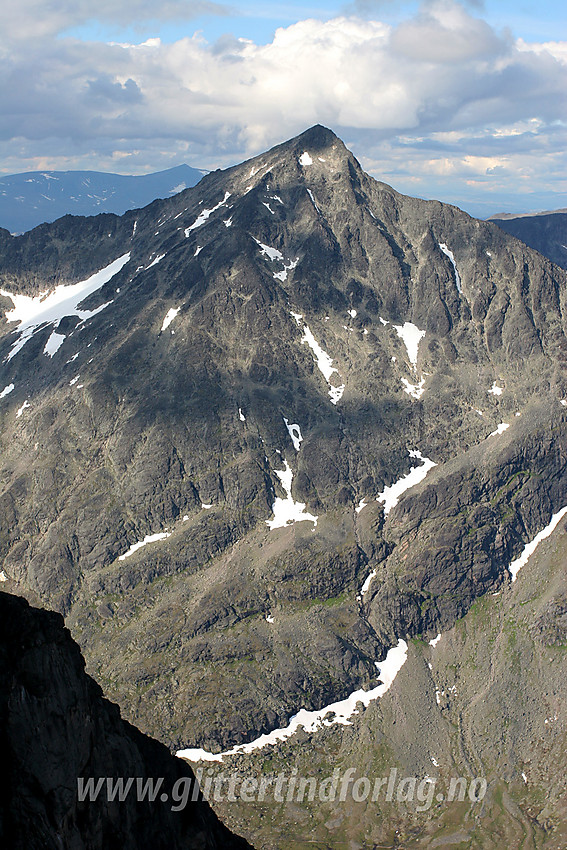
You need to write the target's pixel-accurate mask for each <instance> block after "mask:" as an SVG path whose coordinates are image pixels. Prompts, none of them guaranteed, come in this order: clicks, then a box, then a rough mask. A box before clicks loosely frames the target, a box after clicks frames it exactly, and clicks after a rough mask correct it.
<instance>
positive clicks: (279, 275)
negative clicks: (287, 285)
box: [274, 257, 299, 283]
mask: <svg viewBox="0 0 567 850" xmlns="http://www.w3.org/2000/svg"><path fill="white" fill-rule="evenodd" d="M298 262H299V257H296V258H295V260H290V261H289V263H284V267H283V269H282V270H281V272H275V274H274V280H281V282H282V283H283V282H284V280H287V273H288V272H289V271H292V269H294V268H295V267H296V265H297V264H298Z"/></svg>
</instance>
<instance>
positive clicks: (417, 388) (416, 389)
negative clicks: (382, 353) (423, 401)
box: [392, 358, 425, 398]
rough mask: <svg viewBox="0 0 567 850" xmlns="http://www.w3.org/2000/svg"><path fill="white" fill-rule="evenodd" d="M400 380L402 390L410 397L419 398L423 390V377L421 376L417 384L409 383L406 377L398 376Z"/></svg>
mask: <svg viewBox="0 0 567 850" xmlns="http://www.w3.org/2000/svg"><path fill="white" fill-rule="evenodd" d="M392 359H393V358H392ZM400 380H401V382H402V384H403V385H404V392H405V393H407V394H408V395H411V397H412V398H421V396H422V395H423V393H424V392H425V378H422V379H421V381H420V382H419V384H410V382H409V381H408V379H407V378H400Z"/></svg>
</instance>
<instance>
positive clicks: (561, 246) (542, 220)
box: [490, 210, 567, 269]
mask: <svg viewBox="0 0 567 850" xmlns="http://www.w3.org/2000/svg"><path fill="white" fill-rule="evenodd" d="M490 220H491V221H493V222H494V223H495V224H497V225H498V227H501V228H502V230H505V231H506V233H511V234H512V236H516V237H517V238H518V239H521V240H522V242H524V243H525V244H526V245H529V246H530V248H535V250H536V251H539V252H540V254H543V255H544V257H548V258H549V259H550V260H551V261H552V262H554V263H556V264H557V265H558V266H561V268H562V269H567V244H566V243H567V212H565V211H564V210H558V211H557V212H553V213H541V214H538V215H522V216H505V215H502V216H492V218H491V219H490Z"/></svg>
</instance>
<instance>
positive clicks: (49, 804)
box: [0, 592, 249, 850]
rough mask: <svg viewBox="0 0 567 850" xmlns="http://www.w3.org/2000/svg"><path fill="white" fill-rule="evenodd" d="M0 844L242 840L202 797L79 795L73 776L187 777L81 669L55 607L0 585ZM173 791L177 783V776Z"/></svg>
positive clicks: (223, 844)
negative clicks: (177, 807) (178, 800)
mask: <svg viewBox="0 0 567 850" xmlns="http://www.w3.org/2000/svg"><path fill="white" fill-rule="evenodd" d="M0 746H1V751H2V776H1V779H0V788H1V796H0V845H1V846H2V847H3V848H6V850H8V848H14V850H19V848H22V850H24V848H25V850H50V849H51V848H53V850H56V848H62V847H65V848H73V850H96V848H100V850H107V848H132V850H139V848H142V847H148V848H149V847H152V848H153V847H155V848H163V849H164V850H165V848H168V850H169V848H175V849H176V850H177V848H179V850H181V848H188V849H189V848H194V850H205V849H206V848H211V850H216V848H218V850H221V848H223V850H224V848H232V847H233V848H246V847H249V845H248V844H247V843H246V842H245V841H243V840H241V839H239V838H236V837H235V836H233V835H232V834H231V833H230V832H229V831H228V830H227V829H226V828H225V827H224V826H223V825H222V824H221V823H220V821H219V820H218V819H217V817H216V815H215V814H214V812H213V811H212V810H211V809H210V807H209V805H208V804H207V803H205V802H203V801H202V800H198V801H196V802H189V803H188V804H187V806H186V808H185V809H184V810H183V811H179V812H172V811H171V806H172V805H174V804H173V803H172V801H171V800H170V801H169V802H168V803H166V804H164V803H163V802H161V801H160V800H159V798H158V799H157V800H156V801H155V802H152V803H150V802H148V801H146V802H137V801H136V799H135V796H136V795H135V790H134V791H133V792H132V794H131V795H130V797H129V798H127V799H126V800H125V801H124V802H119V801H116V802H108V801H107V800H105V799H102V798H103V796H104V792H103V793H101V795H100V798H101V799H100V800H99V801H97V802H89V801H86V802H79V801H78V786H77V779H78V777H83V778H89V777H95V778H97V779H98V778H99V777H114V778H115V777H125V778H128V777H140V778H141V779H142V781H143V782H145V781H146V780H147V779H148V778H153V779H157V778H158V777H163V780H164V782H163V789H164V790H165V789H166V788H167V789H168V791H169V792H170V793H171V789H172V788H173V787H174V785H175V782H176V781H179V780H180V779H182V778H183V777H185V779H186V781H187V782H189V781H192V780H193V779H194V777H193V774H192V772H191V770H190V769H189V768H188V767H187V766H186V765H185V764H183V763H181V762H180V760H179V759H176V758H175V757H174V756H172V755H170V753H169V751H168V750H167V748H166V747H164V746H163V745H162V744H159V743H158V742H157V741H153V740H152V739H151V738H147V737H146V736H145V735H142V734H141V733H140V732H138V730H137V729H135V728H134V727H133V726H130V724H129V723H126V722H125V721H124V720H122V719H121V717H120V712H119V709H118V707H117V706H115V705H113V704H112V703H110V702H108V701H107V700H105V699H104V698H103V697H102V692H101V690H100V688H99V686H98V685H97V684H96V683H95V682H94V681H93V680H92V679H91V678H90V677H89V676H87V675H86V674H85V672H84V661H83V659H82V656H81V653H80V650H79V648H78V646H77V644H76V643H75V642H74V641H73V640H72V638H71V636H70V634H69V632H68V631H67V629H65V628H64V626H63V620H62V617H61V616H60V615H59V614H55V613H52V612H48V611H41V610H37V609H34V608H30V606H29V605H28V603H27V602H26V601H25V600H23V599H20V598H17V597H13V596H9V595H8V594H6V593H1V592H0ZM178 790H179V791H181V785H178Z"/></svg>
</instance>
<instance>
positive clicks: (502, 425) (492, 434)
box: [488, 422, 510, 437]
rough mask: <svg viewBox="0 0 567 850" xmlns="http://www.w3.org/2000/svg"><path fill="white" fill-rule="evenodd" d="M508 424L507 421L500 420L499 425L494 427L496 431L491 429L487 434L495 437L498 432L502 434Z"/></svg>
mask: <svg viewBox="0 0 567 850" xmlns="http://www.w3.org/2000/svg"><path fill="white" fill-rule="evenodd" d="M509 427H510V426H509V424H508V423H507V422H501V423H500V425H498V427H497V428H496V431H491V433H490V434H489V435H488V436H489V437H496V436H498V434H503V433H504V431H507V430H508V428H509Z"/></svg>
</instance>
